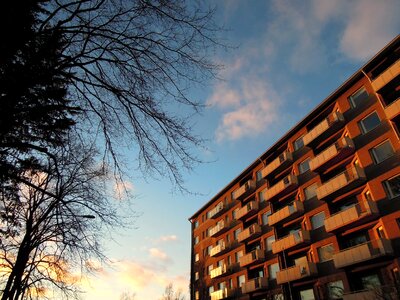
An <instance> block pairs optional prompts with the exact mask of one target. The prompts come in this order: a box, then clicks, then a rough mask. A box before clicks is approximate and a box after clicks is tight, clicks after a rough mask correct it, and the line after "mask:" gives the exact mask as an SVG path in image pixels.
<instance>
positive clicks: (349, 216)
mask: <svg viewBox="0 0 400 300" xmlns="http://www.w3.org/2000/svg"><path fill="white" fill-rule="evenodd" d="M378 212H379V211H378V206H377V205H376V203H375V201H372V200H367V201H364V202H363V203H362V205H361V204H360V203H358V204H356V205H354V206H351V207H348V208H346V209H345V210H343V211H339V212H337V213H335V214H333V215H330V216H329V217H328V218H326V219H325V221H324V224H325V230H326V231H327V232H332V231H334V230H336V229H340V228H343V227H345V226H347V225H352V226H353V225H354V226H356V225H359V224H360V223H361V222H365V221H366V219H368V218H367V217H369V216H373V215H376V214H377V213H378Z"/></svg>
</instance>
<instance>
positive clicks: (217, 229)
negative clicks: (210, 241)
mask: <svg viewBox="0 0 400 300" xmlns="http://www.w3.org/2000/svg"><path fill="white" fill-rule="evenodd" d="M227 230H228V229H227V226H225V221H224V220H221V221H219V222H218V223H217V225H215V226H214V227H212V228H211V229H210V237H216V236H219V235H220V234H222V233H223V232H226V231H227Z"/></svg>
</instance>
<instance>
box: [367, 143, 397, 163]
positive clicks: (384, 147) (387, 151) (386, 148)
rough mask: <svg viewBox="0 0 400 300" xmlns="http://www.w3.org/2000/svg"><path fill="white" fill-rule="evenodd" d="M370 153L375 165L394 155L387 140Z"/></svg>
mask: <svg viewBox="0 0 400 300" xmlns="http://www.w3.org/2000/svg"><path fill="white" fill-rule="evenodd" d="M370 153H371V156H372V159H373V160H374V162H375V164H379V163H381V162H383V161H384V160H386V159H388V158H389V157H391V156H393V155H394V151H393V148H392V145H391V144H390V142H389V140H386V141H384V142H383V143H381V144H379V145H378V146H375V147H374V148H372V149H371V150H370Z"/></svg>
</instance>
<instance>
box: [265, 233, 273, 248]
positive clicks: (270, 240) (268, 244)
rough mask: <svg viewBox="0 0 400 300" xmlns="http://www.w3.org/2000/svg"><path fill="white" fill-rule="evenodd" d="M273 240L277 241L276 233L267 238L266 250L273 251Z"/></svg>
mask: <svg viewBox="0 0 400 300" xmlns="http://www.w3.org/2000/svg"><path fill="white" fill-rule="evenodd" d="M273 242H275V236H274V235H272V236H270V237H267V238H266V240H265V250H266V251H272V243H273Z"/></svg>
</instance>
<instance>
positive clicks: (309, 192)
mask: <svg viewBox="0 0 400 300" xmlns="http://www.w3.org/2000/svg"><path fill="white" fill-rule="evenodd" d="M317 187H318V184H317V183H313V184H312V185H309V186H308V187H306V188H305V189H304V197H305V198H306V200H308V199H311V198H312V197H315V196H316V195H317Z"/></svg>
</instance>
